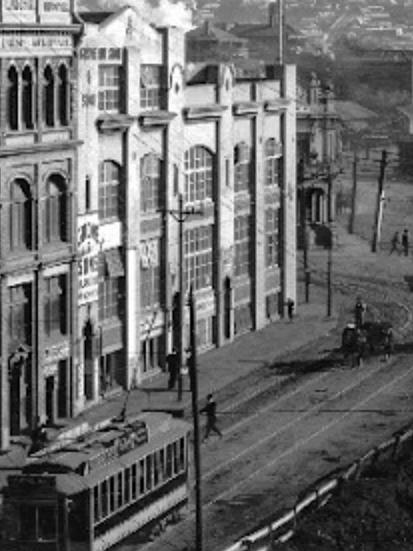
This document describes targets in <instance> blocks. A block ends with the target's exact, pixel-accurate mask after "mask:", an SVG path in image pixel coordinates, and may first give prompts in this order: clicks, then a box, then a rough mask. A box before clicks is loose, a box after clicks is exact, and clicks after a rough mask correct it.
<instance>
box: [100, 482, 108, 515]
mask: <svg viewBox="0 0 413 551" xmlns="http://www.w3.org/2000/svg"><path fill="white" fill-rule="evenodd" d="M100 505H101V512H102V517H107V516H108V481H107V480H104V481H103V482H102V485H101V493H100Z"/></svg>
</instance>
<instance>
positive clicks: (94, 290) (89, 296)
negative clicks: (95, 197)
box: [77, 213, 100, 306]
mask: <svg viewBox="0 0 413 551" xmlns="http://www.w3.org/2000/svg"><path fill="white" fill-rule="evenodd" d="M77 247H78V252H79V297H78V305H79V306H83V305H84V304H89V303H91V302H95V301H97V300H98V291H99V253H100V240H99V219H98V214H97V213H91V214H84V215H83V216H79V218H78V237H77Z"/></svg>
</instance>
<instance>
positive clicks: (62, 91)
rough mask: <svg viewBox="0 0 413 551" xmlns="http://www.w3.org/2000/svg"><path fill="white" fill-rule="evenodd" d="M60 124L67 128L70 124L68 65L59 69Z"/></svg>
mask: <svg viewBox="0 0 413 551" xmlns="http://www.w3.org/2000/svg"><path fill="white" fill-rule="evenodd" d="M58 99H59V124H60V125H61V126H67V125H68V124H69V78H68V70H67V67H66V65H60V67H59V87H58Z"/></svg>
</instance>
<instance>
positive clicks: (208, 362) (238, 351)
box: [78, 292, 337, 426]
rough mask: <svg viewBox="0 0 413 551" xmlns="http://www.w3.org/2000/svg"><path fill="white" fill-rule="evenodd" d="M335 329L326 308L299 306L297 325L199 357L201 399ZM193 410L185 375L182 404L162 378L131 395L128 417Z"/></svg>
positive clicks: (104, 407) (88, 414)
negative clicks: (143, 411) (150, 412)
mask: <svg viewBox="0 0 413 551" xmlns="http://www.w3.org/2000/svg"><path fill="white" fill-rule="evenodd" d="M315 296H316V293H315V292H314V297H315ZM321 298H322V296H321ZM336 325H337V316H336V315H334V316H332V317H331V318H330V319H328V318H326V307H325V304H322V303H320V302H315V301H314V300H313V302H312V303H311V304H302V305H299V307H298V312H297V315H296V317H295V318H294V321H293V322H290V321H287V320H280V321H277V322H274V323H272V324H271V325H269V326H267V327H266V328H265V329H263V330H261V331H258V332H254V333H247V334H245V335H243V336H241V337H239V338H238V339H237V340H236V341H235V342H233V343H230V344H228V345H226V346H224V347H221V348H219V349H214V350H211V351H209V352H206V353H204V354H202V355H199V356H198V396H199V399H200V400H202V399H204V398H205V397H206V395H207V394H208V393H209V392H215V393H218V392H219V390H220V389H223V388H225V387H227V386H228V385H231V384H233V383H234V382H235V381H238V380H239V379H241V378H242V377H244V376H246V375H248V374H249V373H251V372H252V371H253V370H256V369H258V368H260V367H262V366H265V365H268V364H271V363H273V362H275V361H276V360H277V359H279V358H280V357H281V356H283V355H285V354H287V353H289V352H292V351H295V350H297V349H299V348H301V347H303V346H304V345H307V344H309V343H310V342H312V341H315V340H316V339H318V338H320V337H322V336H323V335H326V334H327V333H329V332H330V331H332V330H333V329H334V328H335V327H336ZM125 399H126V394H123V395H120V396H119V395H118V396H115V397H113V398H112V399H109V400H107V401H106V402H105V403H103V404H99V405H98V406H95V407H93V408H91V409H90V410H87V411H85V412H84V413H83V414H82V415H81V419H82V421H87V422H88V423H89V424H90V425H91V426H95V425H96V424H97V423H99V422H100V421H102V420H103V419H107V418H110V417H114V416H116V415H119V413H120V411H121V409H122V406H123V404H124V402H125ZM190 405H191V394H190V390H189V378H188V376H184V380H183V393H182V400H181V401H178V398H177V390H176V389H173V390H168V376H167V374H166V373H161V374H159V375H157V376H155V377H154V378H153V379H151V380H150V381H148V382H145V383H143V384H142V385H141V386H140V387H139V388H137V389H134V390H132V391H131V392H130V393H129V397H128V400H127V410H126V411H127V415H128V416H130V417H132V416H136V415H137V414H138V413H139V412H140V411H142V410H153V411H157V410H158V411H159V410H166V411H170V412H175V413H178V414H179V413H180V414H182V413H186V412H189V411H190ZM78 422H79V421H78Z"/></svg>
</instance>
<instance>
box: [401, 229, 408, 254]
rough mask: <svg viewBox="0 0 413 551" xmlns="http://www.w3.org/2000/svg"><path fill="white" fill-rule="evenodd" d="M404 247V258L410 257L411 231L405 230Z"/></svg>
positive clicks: (403, 235) (403, 236)
mask: <svg viewBox="0 0 413 551" xmlns="http://www.w3.org/2000/svg"><path fill="white" fill-rule="evenodd" d="M402 247H403V252H404V256H409V230H408V229H407V228H405V229H404V230H403V234H402Z"/></svg>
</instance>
